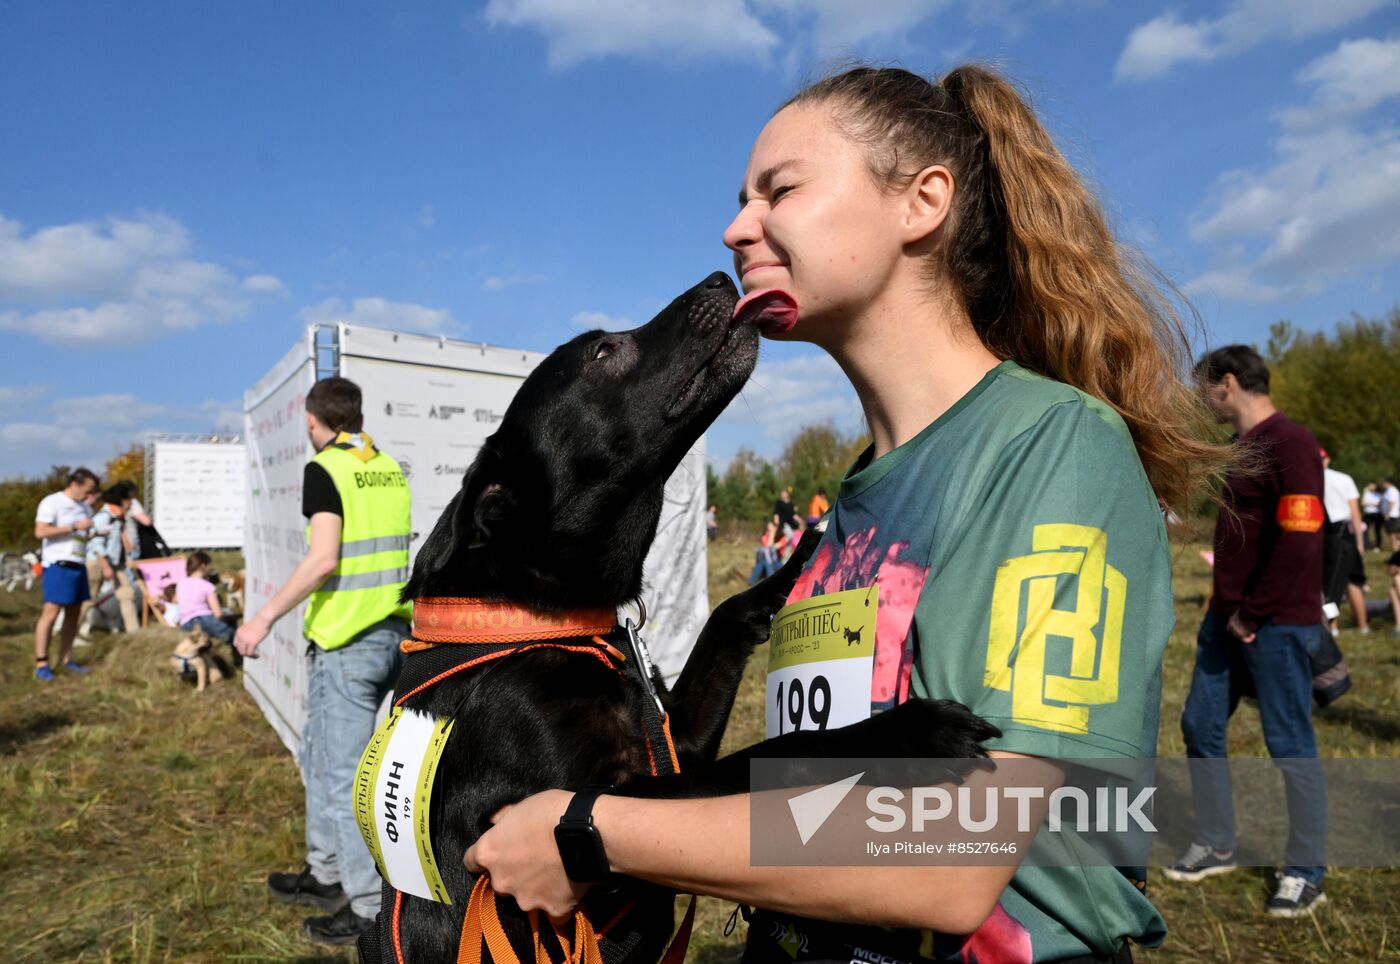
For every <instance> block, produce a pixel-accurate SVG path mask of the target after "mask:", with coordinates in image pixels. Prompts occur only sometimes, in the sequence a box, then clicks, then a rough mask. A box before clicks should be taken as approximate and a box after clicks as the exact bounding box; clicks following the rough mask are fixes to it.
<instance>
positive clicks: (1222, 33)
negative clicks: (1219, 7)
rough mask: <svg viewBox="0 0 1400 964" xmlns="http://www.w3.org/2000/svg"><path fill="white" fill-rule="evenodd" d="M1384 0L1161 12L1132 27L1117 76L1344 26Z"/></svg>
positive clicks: (1237, 1)
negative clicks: (1187, 15) (1209, 13)
mask: <svg viewBox="0 0 1400 964" xmlns="http://www.w3.org/2000/svg"><path fill="white" fill-rule="evenodd" d="M1387 2H1389V0H1233V2H1232V3H1231V4H1230V5H1229V6H1228V7H1227V8H1226V10H1225V12H1224V13H1223V14H1222V15H1221V16H1219V17H1216V18H1215V19H1202V20H1196V21H1192V22H1190V23H1186V22H1184V21H1182V20H1179V19H1177V17H1176V15H1175V14H1174V13H1164V14H1162V15H1161V16H1160V17H1157V18H1155V19H1153V20H1149V21H1148V22H1147V23H1144V24H1141V25H1139V26H1138V27H1136V28H1134V30H1133V32H1132V33H1130V34H1129V35H1128V42H1127V44H1126V45H1125V46H1124V48H1123V53H1122V54H1121V55H1120V56H1119V58H1118V65H1117V67H1116V69H1115V73H1116V76H1117V77H1118V79H1119V80H1149V79H1151V78H1153V77H1158V76H1161V75H1162V74H1165V73H1166V72H1167V71H1169V70H1171V69H1172V68H1173V67H1175V66H1176V65H1177V64H1182V63H1190V62H1195V63H1209V62H1211V61H1214V60H1220V59H1221V58H1224V57H1228V56H1231V55H1233V54H1237V53H1241V52H1242V51H1245V50H1248V49H1249V48H1251V47H1254V46H1257V45H1258V44H1261V43H1263V42H1265V41H1267V40H1274V39H1281V38H1286V39H1294V40H1296V39H1298V38H1300V37H1306V36H1310V35H1312V34H1316V33H1322V32H1324V31H1328V30H1335V29H1337V28H1339V27H1344V26H1346V25H1347V24H1349V23H1352V22H1354V21H1356V20H1359V19H1361V18H1362V17H1365V16H1368V15H1369V14H1371V13H1373V12H1374V11H1376V10H1379V9H1380V8H1381V7H1383V6H1385V5H1386V3H1387Z"/></svg>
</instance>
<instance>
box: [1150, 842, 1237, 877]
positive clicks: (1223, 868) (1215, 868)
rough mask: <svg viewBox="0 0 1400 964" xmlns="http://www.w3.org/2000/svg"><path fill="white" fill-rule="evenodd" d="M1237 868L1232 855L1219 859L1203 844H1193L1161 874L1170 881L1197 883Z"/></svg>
mask: <svg viewBox="0 0 1400 964" xmlns="http://www.w3.org/2000/svg"><path fill="white" fill-rule="evenodd" d="M1238 867H1239V864H1237V863H1235V855H1234V854H1233V853H1232V854H1228V855H1227V856H1224V857H1220V856H1217V855H1216V853H1215V851H1214V850H1212V849H1211V848H1210V847H1207V846H1206V845H1205V844H1199V843H1193V844H1192V845H1191V846H1189V847H1187V848H1186V853H1184V854H1182V855H1181V859H1180V860H1178V861H1177V862H1176V863H1174V864H1172V865H1171V866H1170V867H1167V868H1166V869H1165V870H1164V871H1163V873H1165V874H1166V875H1167V876H1168V877H1169V878H1171V879H1172V880H1181V881H1197V880H1205V879H1206V878H1207V877H1214V876H1215V875H1216V874H1228V873H1229V872H1230V871H1232V870H1235V869H1237V868H1238Z"/></svg>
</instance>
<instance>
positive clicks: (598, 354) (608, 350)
mask: <svg viewBox="0 0 1400 964" xmlns="http://www.w3.org/2000/svg"><path fill="white" fill-rule="evenodd" d="M614 347H615V346H614V345H613V344H612V343H611V342H606V341H603V342H599V343H598V345H597V346H596V347H595V348H594V349H593V360H594V361H600V360H602V359H604V358H607V357H608V356H609V355H611V354H612V353H613V348H614Z"/></svg>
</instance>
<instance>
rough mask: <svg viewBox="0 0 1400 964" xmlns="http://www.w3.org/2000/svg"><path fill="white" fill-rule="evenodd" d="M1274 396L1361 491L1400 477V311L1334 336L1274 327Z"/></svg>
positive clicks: (1355, 322)
mask: <svg viewBox="0 0 1400 964" xmlns="http://www.w3.org/2000/svg"><path fill="white" fill-rule="evenodd" d="M1262 354H1263V355H1264V358H1265V360H1267V361H1268V363H1269V368H1270V369H1271V370H1272V371H1271V374H1270V394H1271V395H1272V396H1273V398H1274V403H1275V404H1276V405H1278V407H1279V408H1281V409H1282V410H1283V411H1284V412H1286V413H1287V414H1288V417H1289V418H1291V419H1293V420H1294V421H1295V422H1298V423H1299V424H1300V425H1304V426H1306V427H1307V428H1308V429H1309V430H1311V431H1312V433H1313V435H1315V436H1317V440H1318V441H1319V442H1320V443H1322V447H1323V448H1325V449H1327V452H1328V454H1329V455H1331V456H1332V467H1333V468H1334V469H1337V470H1339V471H1342V472H1346V473H1347V474H1348V475H1350V476H1352V477H1353V478H1354V479H1356V484H1357V485H1359V486H1364V485H1365V484H1366V483H1367V482H1370V481H1374V480H1378V479H1382V478H1396V477H1397V473H1400V409H1392V408H1391V405H1392V403H1394V402H1395V401H1396V398H1395V397H1394V396H1395V395H1396V393H1397V392H1400V307H1396V308H1392V309H1391V310H1390V313H1389V315H1387V316H1386V317H1385V318H1375V319H1372V318H1363V317H1361V316H1360V315H1353V316H1352V318H1351V319H1350V320H1348V321H1344V322H1342V323H1341V324H1339V325H1338V326H1337V327H1336V329H1335V330H1334V331H1332V332H1315V333H1305V332H1301V331H1299V330H1298V329H1297V328H1295V327H1294V326H1293V325H1292V324H1290V323H1289V322H1287V321H1280V322H1278V323H1277V324H1275V325H1274V326H1273V327H1272V328H1271V329H1270V332H1269V342H1268V346H1267V347H1266V349H1265V350H1264V351H1263V353H1262Z"/></svg>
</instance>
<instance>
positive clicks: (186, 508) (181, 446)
mask: <svg viewBox="0 0 1400 964" xmlns="http://www.w3.org/2000/svg"><path fill="white" fill-rule="evenodd" d="M151 454H152V457H153V459H154V462H155V464H154V466H153V475H152V478H153V480H154V482H155V494H154V499H153V501H154V504H155V519H154V521H155V524H156V528H157V529H158V530H160V534H161V537H162V538H163V539H165V541H166V543H167V544H169V545H170V546H171V548H174V549H214V548H224V547H227V546H241V545H243V524H244V516H245V510H246V506H245V504H244V493H245V492H247V490H248V466H247V460H246V455H245V452H244V446H243V444H242V443H241V442H173V441H172V442H166V441H161V440H160V439H156V440H155V441H154V442H152V443H151Z"/></svg>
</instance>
